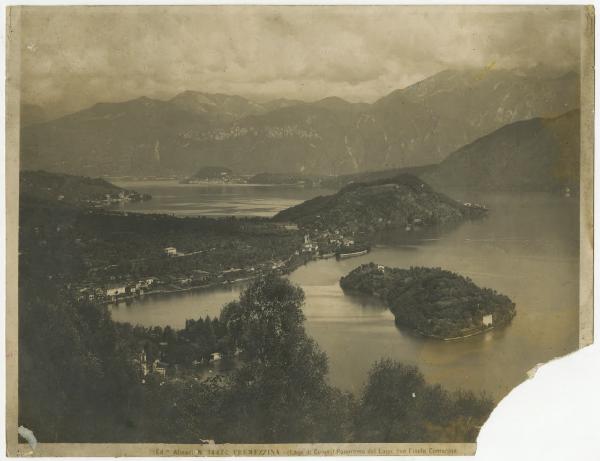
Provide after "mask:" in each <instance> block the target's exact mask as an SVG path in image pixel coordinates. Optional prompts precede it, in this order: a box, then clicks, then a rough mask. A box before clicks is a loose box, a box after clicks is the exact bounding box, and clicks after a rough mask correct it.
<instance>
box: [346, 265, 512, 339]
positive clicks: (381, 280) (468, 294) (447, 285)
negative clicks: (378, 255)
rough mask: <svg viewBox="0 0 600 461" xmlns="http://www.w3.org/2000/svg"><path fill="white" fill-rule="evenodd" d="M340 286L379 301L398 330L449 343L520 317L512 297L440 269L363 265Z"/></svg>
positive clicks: (352, 272)
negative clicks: (387, 309) (399, 327)
mask: <svg viewBox="0 0 600 461" xmlns="http://www.w3.org/2000/svg"><path fill="white" fill-rule="evenodd" d="M340 286H341V287H342V289H343V290H344V291H345V292H348V293H362V294H367V295H372V296H376V297H377V298H380V299H381V300H382V301H383V302H384V303H385V304H386V305H387V306H388V308H389V309H390V310H391V311H392V313H393V314H394V318H395V321H396V325H398V326H401V327H405V328H409V329H411V330H413V331H416V332H418V333H419V334H421V335H423V336H427V337H431V338H436V339H443V340H447V341H448V340H453V339H460V338H466V337H468V336H473V335H476V334H479V333H483V332H485V331H488V330H491V329H492V328H496V327H500V326H505V325H507V324H508V323H510V321H511V320H512V319H513V317H514V316H515V315H516V309H515V304H514V303H513V302H512V301H511V300H510V299H509V298H508V297H507V296H505V295H502V294H499V293H497V292H496V291H495V290H491V289H489V288H480V287H478V286H477V285H475V283H473V281H472V280H471V279H469V278H468V277H463V276H461V275H459V274H456V273H454V272H450V271H447V270H443V269H440V268H429V267H411V268H409V269H399V268H390V267H386V266H382V265H378V264H374V263H370V264H363V265H361V266H359V267H357V268H356V269H354V270H353V271H351V272H350V273H349V274H348V275H346V276H344V277H342V278H341V279H340Z"/></svg>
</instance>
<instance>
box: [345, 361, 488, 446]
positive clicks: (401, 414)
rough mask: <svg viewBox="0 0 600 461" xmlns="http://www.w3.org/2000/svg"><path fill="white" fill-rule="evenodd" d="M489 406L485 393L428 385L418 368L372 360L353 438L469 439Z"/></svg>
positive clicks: (375, 439) (377, 440)
mask: <svg viewBox="0 0 600 461" xmlns="http://www.w3.org/2000/svg"><path fill="white" fill-rule="evenodd" d="M492 409H493V402H492V401H491V400H490V399H489V398H488V397H486V396H485V395H481V396H477V395H475V394H473V393H472V392H465V391H457V392H454V393H449V392H447V391H446V390H444V389H443V388H442V387H441V386H439V385H430V384H427V383H426V382H425V378H424V377H423V375H422V374H421V373H420V372H419V370H418V368H417V367H414V366H406V365H403V364H401V363H398V362H394V361H392V360H380V361H378V362H376V363H375V364H374V365H373V367H372V368H371V371H370V373H369V378H368V380H367V383H366V385H365V387H364V389H363V391H362V394H361V396H360V399H359V401H358V407H357V411H356V417H355V425H354V427H355V429H354V430H355V433H354V436H353V438H354V440H356V441H360V442H469V441H474V440H475V438H476V437H477V433H478V432H479V427H481V425H482V424H483V423H484V422H485V420H486V419H487V417H488V415H489V414H490V412H491V411H492Z"/></svg>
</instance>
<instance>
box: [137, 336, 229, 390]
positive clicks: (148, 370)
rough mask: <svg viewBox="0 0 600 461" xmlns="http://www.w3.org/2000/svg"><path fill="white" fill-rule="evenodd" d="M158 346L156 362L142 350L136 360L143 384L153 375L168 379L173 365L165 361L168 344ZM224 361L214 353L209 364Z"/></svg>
mask: <svg viewBox="0 0 600 461" xmlns="http://www.w3.org/2000/svg"><path fill="white" fill-rule="evenodd" d="M158 345H159V350H160V352H159V357H158V358H155V359H154V360H148V355H147V354H146V351H145V350H142V351H141V352H139V353H138V355H137V357H136V359H135V360H134V363H135V364H136V365H137V367H138V372H139V376H140V379H141V382H142V384H144V383H145V382H146V379H147V378H148V376H149V375H152V374H154V375H156V376H158V377H159V378H160V379H161V380H162V381H164V380H165V379H166V378H167V370H168V369H169V367H171V364H170V363H168V362H167V361H166V360H165V352H166V349H167V346H168V343H166V342H160V343H159V344H158ZM240 352H241V350H240V349H237V350H236V352H235V355H236V356H237V355H239V354H240ZM222 359H223V355H222V354H221V353H220V352H213V353H212V354H210V359H209V362H212V363H214V362H219V361H220V360H222ZM203 364H204V362H201V361H199V360H194V361H193V362H192V365H193V366H194V367H199V366H201V365H203ZM174 369H175V370H177V365H175V366H174Z"/></svg>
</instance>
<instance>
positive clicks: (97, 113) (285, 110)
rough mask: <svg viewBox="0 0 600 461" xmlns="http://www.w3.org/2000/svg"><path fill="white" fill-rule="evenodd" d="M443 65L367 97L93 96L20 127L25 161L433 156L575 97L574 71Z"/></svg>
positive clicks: (254, 169)
mask: <svg viewBox="0 0 600 461" xmlns="http://www.w3.org/2000/svg"><path fill="white" fill-rule="evenodd" d="M540 75H541V74H540V72H535V73H533V72H521V71H507V70H487V71H481V70H463V71H456V70H449V71H444V72H441V73H439V74H436V75H434V76H432V77H430V78H428V79H425V80H423V81H422V82H419V83H417V84H415V85H412V86H410V87H408V88H405V89H400V90H396V91H393V92H392V93H390V94H388V95H387V96H385V97H383V98H381V99H380V100H378V101H376V102H375V103H374V104H365V103H350V102H348V101H344V100H342V99H340V98H335V97H330V98H325V99H322V100H319V101H316V102H312V103H298V102H297V101H293V100H276V101H272V102H266V103H255V102H253V101H250V100H247V99H245V98H241V97H239V96H232V95H211V94H206V93H199V92H184V93H181V94H179V95H177V96H176V97H174V98H173V99H171V100H170V101H158V100H152V99H148V98H139V99H136V100H132V101H126V102H121V103H111V104H97V105H96V106H94V107H92V108H90V109H86V110H84V111H81V112H77V113H75V114H71V115H68V116H66V117H62V118H60V119H58V120H52V121H50V122H47V123H39V124H35V125H31V126H27V127H24V128H23V129H22V133H21V139H22V151H21V156H22V162H23V164H24V166H25V168H28V169H39V168H42V169H46V170H52V171H60V172H70V173H77V174H96V175H98V174H109V175H152V174H154V175H156V174H158V175H170V174H176V175H182V174H189V172H190V171H195V170H197V169H198V168H200V167H202V166H208V165H223V166H225V167H227V168H231V169H233V170H235V171H237V172H239V173H240V174H250V173H259V172H261V171H269V172H272V173H303V174H319V175H325V176H327V175H339V174H350V173H357V172H363V171H375V170H383V169H391V168H401V167H412V166H420V165H427V164H431V163H438V162H440V161H442V160H443V159H444V158H445V157H446V156H447V155H448V154H450V153H451V152H453V151H455V150H456V149H458V148H460V147H462V146H464V145H467V144H469V143H471V142H473V141H475V140H476V139H477V138H480V137H481V136H484V135H487V134H488V133H490V132H492V131H494V130H497V129H499V128H501V127H502V126H504V125H506V124H509V123H513V122H516V121H519V120H525V119H530V118H533V117H554V116H556V115H558V114H561V113H564V112H566V111H569V110H572V109H577V108H578V107H579V76H578V75H577V74H575V73H567V74H564V75H562V76H558V77H555V76H545V77H542V76H540Z"/></svg>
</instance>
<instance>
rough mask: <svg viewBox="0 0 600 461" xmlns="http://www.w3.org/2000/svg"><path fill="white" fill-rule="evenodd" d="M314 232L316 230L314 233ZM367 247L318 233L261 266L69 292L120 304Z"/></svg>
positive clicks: (166, 251) (170, 252) (284, 270)
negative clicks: (287, 255)
mask: <svg viewBox="0 0 600 461" xmlns="http://www.w3.org/2000/svg"><path fill="white" fill-rule="evenodd" d="M278 227H280V228H282V229H284V230H286V231H292V232H299V231H300V229H299V228H298V226H297V225H296V224H291V223H281V224H278ZM315 231H316V230H315ZM369 251H370V248H369V246H368V245H366V244H360V243H357V242H355V240H354V237H348V236H344V235H343V234H342V233H341V232H340V231H339V230H336V231H334V232H329V231H318V235H316V236H315V235H313V236H311V234H310V233H306V234H305V235H304V239H303V241H302V244H301V245H300V247H299V248H297V249H296V250H295V251H294V253H292V254H291V255H290V256H289V257H288V258H286V259H271V260H267V261H265V262H264V263H259V264H255V265H253V266H249V267H229V268H227V269H224V270H222V271H220V272H208V271H205V270H202V269H193V270H192V271H191V273H189V274H185V275H180V274H179V275H172V274H160V275H149V276H146V277H141V278H137V279H135V280H119V281H116V280H111V281H110V282H109V283H107V284H105V285H104V286H95V284H93V283H87V284H85V285H79V286H71V288H70V291H71V294H72V295H73V297H74V298H75V299H77V300H78V301H84V300H86V301H89V302H94V303H99V304H119V303H121V302H130V301H132V300H134V299H136V298H139V297H142V296H150V295H157V294H165V293H174V292H182V291H190V290H194V289H202V288H210V287H214V286H219V285H230V284H234V283H240V282H245V281H248V280H252V279H254V278H256V277H259V276H261V275H266V274H267V273H276V274H278V275H284V274H289V273H290V272H292V271H293V270H294V269H296V268H297V267H299V266H301V265H303V264H306V263H307V262H309V261H312V260H317V259H328V258H333V257H337V258H339V259H344V258H351V257H355V256H361V255H364V254H367V253H368V252H369ZM196 253H203V251H199V252H191V253H181V252H179V251H178V250H177V248H176V247H165V248H163V249H162V254H163V257H164V258H185V257H188V256H192V255H195V254H196Z"/></svg>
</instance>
